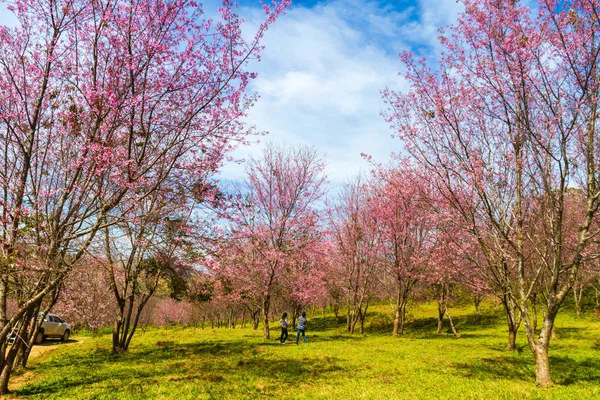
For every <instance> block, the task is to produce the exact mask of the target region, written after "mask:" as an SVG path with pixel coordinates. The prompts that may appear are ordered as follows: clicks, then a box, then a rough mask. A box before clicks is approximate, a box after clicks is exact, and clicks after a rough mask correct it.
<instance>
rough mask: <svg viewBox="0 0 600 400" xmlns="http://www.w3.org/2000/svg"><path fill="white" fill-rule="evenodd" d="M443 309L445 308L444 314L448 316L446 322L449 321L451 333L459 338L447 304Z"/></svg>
mask: <svg viewBox="0 0 600 400" xmlns="http://www.w3.org/2000/svg"><path fill="white" fill-rule="evenodd" d="M445 309H446V315H447V316H448V322H450V329H452V333H454V336H456V338H457V339H460V333H458V331H457V330H456V328H455V327H454V323H453V322H452V317H451V316H450V313H449V312H448V305H446V306H445Z"/></svg>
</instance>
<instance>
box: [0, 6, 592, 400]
mask: <svg viewBox="0 0 600 400" xmlns="http://www.w3.org/2000/svg"><path fill="white" fill-rule="evenodd" d="M288 4H289V3H288V1H287V0H283V1H282V2H274V3H273V4H272V5H267V4H265V5H264V9H265V12H266V17H265V22H264V23H263V24H261V25H260V26H259V28H258V31H257V32H256V35H255V36H254V37H253V38H252V39H250V41H245V40H243V38H242V35H241V20H240V18H239V17H238V16H237V15H236V14H235V7H234V6H233V5H232V4H231V2H230V1H229V0H225V1H224V2H223V7H222V8H220V16H219V18H217V20H213V19H210V18H208V17H206V16H205V15H204V12H203V10H202V8H201V6H198V5H197V4H196V3H195V2H193V1H192V0H189V1H186V0H165V1H163V0H150V1H148V0H139V1H135V0H133V1H128V2H123V1H121V0H98V1H93V2H89V1H83V0H44V1H38V0H15V1H14V2H13V3H9V9H10V10H12V11H13V12H14V14H15V16H16V20H17V23H16V25H15V26H14V27H5V26H1V27H0V93H1V96H0V135H1V138H2V140H1V144H2V152H3V158H2V159H1V160H2V161H1V164H0V211H1V216H0V234H1V238H2V239H1V247H0V248H1V254H0V368H1V369H0V394H4V393H6V392H7V390H8V379H9V377H10V373H11V371H12V369H13V368H14V366H15V365H17V364H19V363H20V364H22V365H24V364H25V363H26V361H27V355H28V350H29V349H30V348H31V347H30V346H31V344H32V343H33V338H34V337H35V334H36V332H37V330H38V329H39V326H37V324H36V323H35V321H36V319H35V318H33V317H34V316H35V315H37V313H38V312H39V311H42V312H48V311H50V310H51V309H52V308H53V307H54V306H55V305H56V303H57V301H59V299H61V295H62V300H60V302H59V307H63V310H65V311H68V308H69V307H71V308H88V309H90V311H89V312H88V311H86V312H84V313H82V314H81V318H82V319H84V321H85V318H88V321H86V322H84V323H86V324H87V325H88V326H89V327H93V326H95V325H97V324H98V322H97V321H98V320H100V319H104V318H105V319H107V320H110V321H111V324H112V325H113V351H114V352H115V353H120V352H122V351H126V350H127V349H128V347H129V345H130V343H131V341H132V338H133V336H134V334H135V331H136V329H137V327H138V325H139V323H140V321H141V320H143V319H144V318H145V317H144V309H146V310H148V308H147V307H149V306H152V303H153V301H154V300H153V298H154V296H155V295H156V294H157V293H158V294H161V295H163V297H170V298H172V299H174V300H181V299H184V298H185V299H186V303H176V302H173V301H169V302H165V304H166V306H165V312H166V313H171V314H173V315H175V314H177V313H178V312H179V311H181V308H182V305H183V304H186V306H187V305H188V304H196V305H198V304H199V305H201V306H200V307H201V309H203V310H204V312H205V313H206V315H209V314H211V313H212V314H213V315H223V314H222V312H223V310H225V311H226V312H229V313H230V315H231V317H230V318H229V319H228V321H232V320H235V317H234V315H237V316H239V315H242V319H246V318H247V319H248V320H252V321H253V324H254V326H255V327H258V326H259V324H258V323H259V321H262V324H263V328H264V337H265V338H266V339H269V336H270V326H269V322H270V320H271V319H272V317H273V314H274V313H276V312H279V311H281V310H286V311H292V313H293V315H296V313H297V312H298V311H300V310H301V309H305V308H306V307H308V306H311V305H321V306H323V305H332V306H333V308H334V310H336V314H337V313H339V312H342V313H345V314H346V322H347V330H348V332H351V333H352V332H354V331H355V330H356V329H358V330H359V331H361V332H362V331H363V330H364V328H365V318H366V317H367V315H368V309H369V306H370V304H372V301H373V300H374V299H382V298H386V299H387V300H389V302H390V305H391V310H392V316H393V332H391V333H392V334H393V335H394V336H397V335H400V334H402V333H403V331H404V329H405V323H406V313H407V306H408V300H409V299H410V298H411V296H414V295H415V293H416V291H417V290H418V291H419V293H427V295H428V296H429V297H430V298H432V299H435V300H436V301H437V302H438V305H439V307H438V311H439V313H438V320H439V328H438V330H440V331H441V329H442V321H443V318H444V316H447V317H448V320H449V321H450V324H451V328H452V329H453V331H454V333H455V335H456V336H459V333H458V332H457V331H456V330H455V329H454V327H453V325H452V320H451V316H450V311H449V301H450V300H451V299H452V295H453V292H454V290H455V289H456V288H457V287H461V288H463V289H466V290H468V291H469V292H470V293H471V294H472V296H473V297H474V299H476V301H479V300H478V299H481V297H482V296H484V295H492V296H495V297H496V298H498V299H499V301H500V302H501V304H502V306H503V309H504V311H505V314H506V321H507V326H508V332H509V336H508V341H507V349H508V350H514V349H515V340H516V338H517V334H518V332H519V330H520V328H521V327H522V326H523V327H524V329H523V330H524V333H525V336H526V338H527V342H528V344H529V347H530V349H531V351H532V354H533V355H534V357H535V361H536V380H537V382H538V383H539V384H540V385H542V386H548V385H550V384H551V383H552V381H551V377H550V366H549V359H548V348H549V345H550V339H551V334H552V331H553V328H554V320H555V318H556V315H557V314H558V312H559V310H560V308H561V306H562V304H563V302H564V300H565V298H566V296H567V295H568V294H569V293H571V292H572V293H573V294H574V298H575V299H576V302H579V301H580V299H581V294H582V293H583V289H584V288H585V287H586V286H587V285H591V284H592V282H597V279H598V274H597V272H598V271H597V268H596V265H597V254H598V252H597V250H598V249H597V241H596V237H597V233H598V226H599V225H598V223H597V221H598V216H597V215H596V213H597V209H598V206H599V205H600V187H599V185H598V178H599V171H598V165H599V161H600V160H599V159H598V157H599V156H600V149H599V148H598V134H597V128H596V120H597V116H598V110H597V103H598V98H599V85H600V76H599V75H598V66H597V62H598V59H599V53H600V44H599V41H598V38H597V32H598V31H599V29H598V28H599V25H600V17H599V15H600V3H599V2H598V1H597V0H572V1H568V2H567V1H564V0H540V1H539V2H538V4H537V7H536V9H535V11H532V10H531V9H530V8H526V7H524V6H522V5H521V4H520V3H519V2H518V1H513V0H464V5H465V11H464V12H463V13H462V14H461V16H460V17H459V20H458V22H457V24H456V26H453V27H449V28H448V30H449V35H447V36H446V34H445V33H444V32H442V36H440V42H441V46H442V47H443V48H444V52H443V53H441V54H440V55H439V58H438V59H437V67H433V65H434V62H433V61H428V60H425V59H420V60H419V59H416V58H415V57H414V56H413V55H412V54H410V53H404V54H402V57H401V59H402V61H403V63H404V66H405V70H404V71H403V73H402V76H403V79H405V80H406V81H407V82H408V83H409V90H408V91H406V92H395V91H391V90H384V92H383V96H384V99H385V101H386V102H387V105H388V109H387V111H386V112H385V118H386V120H387V121H388V122H389V124H390V125H391V126H392V128H393V129H394V131H395V133H396V134H397V136H398V137H399V139H400V141H401V143H402V145H403V149H402V153H401V154H402V156H396V157H395V158H394V159H393V161H392V162H391V163H390V164H377V163H375V162H371V164H372V171H371V173H370V174H369V175H368V176H362V177H360V178H357V179H356V180H353V181H351V182H348V183H347V184H346V185H344V187H343V188H342V189H341V190H340V192H339V194H338V195H335V194H332V193H330V194H329V195H327V196H326V186H325V177H324V168H325V162H324V160H323V157H322V156H321V155H320V154H319V153H318V151H316V150H315V149H313V148H310V147H286V146H275V145H269V146H267V147H266V149H265V151H264V152H263V154H262V155H261V156H258V157H255V158H253V159H252V160H251V161H250V162H249V163H248V166H247V177H246V180H245V181H244V182H242V183H239V184H237V185H231V186H230V187H221V188H218V187H217V186H216V185H215V183H214V181H213V180H212V178H213V176H214V174H215V172H216V171H217V170H218V169H219V167H220V166H221V165H222V163H223V160H224V158H225V156H226V154H227V153H228V152H229V151H230V150H232V148H234V146H235V145H236V144H239V143H245V142H246V141H247V138H248V134H250V133H252V129H249V128H247V127H246V126H244V124H243V123H242V122H241V121H240V117H242V116H244V115H245V112H246V110H247V108H248V107H249V106H251V105H252V103H253V101H254V100H255V98H254V97H253V96H251V95H247V94H246V89H247V86H248V83H249V81H250V80H251V79H252V78H253V77H254V76H255V75H254V74H253V73H251V72H248V71H247V70H246V69H247V62H248V60H250V59H253V58H257V57H258V53H259V50H260V49H261V47H260V45H259V41H260V39H261V38H262V36H263V34H264V31H265V30H266V29H267V28H268V26H269V25H270V24H271V23H273V22H274V20H275V19H276V18H277V16H278V15H280V14H281V13H282V12H283V10H284V8H285V7H286V6H287V5H288ZM83 288H86V291H88V292H89V295H87V296H86V295H82V291H83ZM107 289H108V294H110V296H107ZM108 299H110V302H108ZM577 299H579V300H577ZM10 304H14V307H10ZM177 304H179V305H180V307H179V311H177V310H178V307H177ZM69 305H70V306H69ZM94 305H98V306H96V307H94ZM100 305H102V306H100ZM104 305H107V306H106V307H104ZM169 310H170V311H169ZM94 313H96V314H94ZM217 318H218V319H223V318H221V317H217ZM94 320H95V321H96V322H94ZM29 321H34V323H33V324H28V322H29ZM540 321H541V322H540ZM19 322H20V323H19ZM17 327H18V328H17ZM11 330H18V332H17V334H18V337H19V340H15V341H14V342H12V343H8V342H7V341H6V337H7V335H8V333H9V332H10V331H11Z"/></svg>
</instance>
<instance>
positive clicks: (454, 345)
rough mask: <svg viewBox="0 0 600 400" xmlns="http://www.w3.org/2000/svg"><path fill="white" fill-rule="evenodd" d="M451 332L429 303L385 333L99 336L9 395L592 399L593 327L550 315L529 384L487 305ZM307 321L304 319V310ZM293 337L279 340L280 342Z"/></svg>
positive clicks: (599, 353) (598, 393)
mask: <svg viewBox="0 0 600 400" xmlns="http://www.w3.org/2000/svg"><path fill="white" fill-rule="evenodd" d="M453 311H454V314H453V318H455V319H456V325H457V327H458V329H459V330H460V331H461V334H462V337H461V339H455V338H454V336H453V335H452V334H451V333H448V332H444V333H442V334H437V333H436V332H435V330H436V328H437V321H436V320H435V318H433V317H432V316H435V315H436V314H435V305H422V306H413V307H412V308H411V310H410V314H409V318H408V320H409V323H408V324H407V327H406V333H405V335H403V337H401V338H397V339H394V338H392V337H391V335H390V332H391V326H392V325H391V321H390V318H389V313H388V309H386V307H385V306H380V307H374V308H373V309H372V312H371V313H370V316H371V317H370V318H369V321H368V324H367V334H366V335H357V334H355V335H349V334H346V333H345V331H344V327H345V326H344V321H343V319H340V321H339V324H336V321H335V317H334V316H333V315H329V314H325V315H321V313H320V312H319V313H317V315H315V316H314V317H312V318H309V324H308V331H307V336H308V340H309V343H308V344H307V345H303V344H300V345H298V346H296V345H295V344H291V345H290V344H288V345H280V344H279V343H278V341H277V336H278V331H277V330H275V329H274V330H273V335H272V336H273V340H271V341H267V342H265V341H264V340H263V339H262V337H261V333H262V332H261V331H260V330H259V331H253V330H251V329H216V330H213V329H204V330H203V329H200V328H183V327H170V328H160V329H158V328H157V329H149V330H147V331H146V332H145V333H142V332H140V334H139V335H136V337H135V338H134V341H133V343H132V346H131V349H130V351H129V352H128V353H126V354H121V355H117V356H115V355H112V354H111V353H110V348H111V347H110V336H109V335H102V336H99V337H96V338H91V339H89V340H87V341H85V342H83V343H81V344H79V345H75V346H58V348H57V349H56V350H55V351H53V352H52V353H51V354H50V355H48V356H47V357H43V358H40V359H38V360H34V362H32V365H31V366H30V370H31V371H33V373H34V374H33V377H32V378H30V379H29V382H27V383H26V384H25V385H23V386H22V387H20V388H19V390H17V391H16V392H15V393H14V395H16V396H18V397H22V398H32V399H37V398H40V399H41V398H44V399H46V398H49V399H53V398H61V399H65V398H66V399H71V398H72V399H256V398H284V397H287V398H289V397H293V398H295V399H456V398H460V399H514V398H523V399H578V400H579V399H594V398H598V399H600V388H599V387H600V345H599V343H600V322H599V321H598V320H597V319H595V318H594V317H593V316H592V315H588V316H585V317H583V318H581V319H577V318H575V317H573V316H572V315H571V314H570V313H564V314H561V315H560V316H559V318H558V322H557V329H556V336H557V338H556V339H555V340H553V341H552V344H551V346H552V349H551V353H550V363H551V367H552V373H553V379H554V381H555V383H556V384H555V386H554V387H552V388H550V389H540V388H537V387H536V386H535V383H534V375H535V365H534V362H533V357H532V356H531V353H530V351H529V349H528V348H527V347H526V343H525V338H524V336H523V333H522V332H520V336H519V337H518V343H519V345H520V349H521V351H519V352H514V353H507V352H506V351H505V350H504V347H505V344H506V338H507V333H506V327H505V325H504V321H503V319H502V314H501V311H500V310H499V309H496V308H494V307H493V306H492V305H488V306H487V307H486V308H485V309H484V310H482V312H481V313H480V315H475V313H474V310H472V309H471V308H468V307H465V308H461V309H457V310H453ZM309 317H310V316H309ZM291 339H295V336H292V335H290V338H289V339H288V343H293V342H294V340H291Z"/></svg>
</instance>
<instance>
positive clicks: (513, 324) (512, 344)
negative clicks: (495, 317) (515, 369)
mask: <svg viewBox="0 0 600 400" xmlns="http://www.w3.org/2000/svg"><path fill="white" fill-rule="evenodd" d="M501 300H502V306H503V307H504V313H505V315H506V324H507V326H508V342H507V343H506V350H507V351H514V350H516V349H517V332H518V330H519V326H520V325H521V322H520V321H518V322H517V321H516V316H515V309H514V308H513V307H511V305H510V300H509V298H508V295H504V296H502V297H501ZM519 319H520V318H519Z"/></svg>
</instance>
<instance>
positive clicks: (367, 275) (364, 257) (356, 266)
mask: <svg viewBox="0 0 600 400" xmlns="http://www.w3.org/2000/svg"><path fill="white" fill-rule="evenodd" d="M361 179H362V178H361V177H357V178H356V179H355V180H354V181H351V182H349V183H347V184H346V185H345V186H344V187H343V189H342V191H341V193H340V195H339V198H338V199H337V202H335V203H333V205H332V206H331V208H330V210H329V231H330V232H331V233H330V234H331V242H332V245H333V248H334V251H333V252H332V255H331V258H332V261H331V267H332V270H333V271H335V272H333V274H334V276H339V277H340V278H341V279H342V282H343V290H344V298H345V303H346V329H347V331H348V333H354V331H355V328H356V324H357V323H358V322H360V325H359V329H360V333H361V334H362V333H364V322H365V318H366V316H367V310H368V308H369V304H370V301H371V300H372V298H373V296H374V290H375V288H376V286H377V283H378V280H377V277H378V275H379V273H380V266H381V263H380V254H379V246H380V244H381V238H380V231H379V229H378V221H377V217H376V216H375V214H374V213H373V212H372V210H371V208H370V207H369V205H368V186H367V185H365V184H364V183H363V182H362V180H361Z"/></svg>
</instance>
